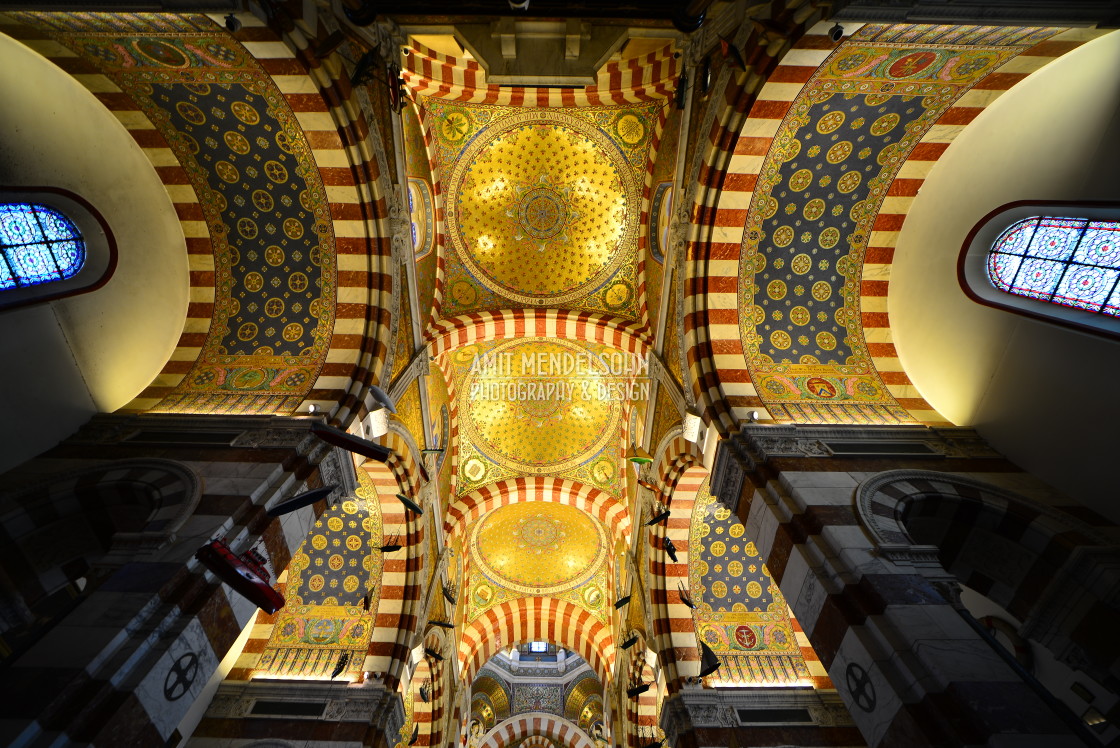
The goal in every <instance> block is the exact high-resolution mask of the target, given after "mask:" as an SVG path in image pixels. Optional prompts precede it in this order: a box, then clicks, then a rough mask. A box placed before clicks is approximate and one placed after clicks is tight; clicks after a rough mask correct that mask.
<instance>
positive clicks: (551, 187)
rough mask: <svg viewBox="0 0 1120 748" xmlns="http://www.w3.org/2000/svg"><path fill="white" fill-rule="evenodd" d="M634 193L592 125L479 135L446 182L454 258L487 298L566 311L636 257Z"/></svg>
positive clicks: (566, 122)
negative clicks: (562, 307) (486, 292)
mask: <svg viewBox="0 0 1120 748" xmlns="http://www.w3.org/2000/svg"><path fill="white" fill-rule="evenodd" d="M639 204H640V201H639V184H638V181H637V180H636V178H635V176H634V174H633V169H631V168H630V167H629V166H628V165H627V163H626V161H625V160H624V158H623V156H622V154H621V153H620V152H619V150H618V147H617V146H616V145H614V144H613V143H612V142H611V141H610V139H609V138H608V137H607V136H606V134H605V133H603V131H602V130H600V129H599V128H597V127H595V126H594V125H593V124H592V123H590V122H588V121H586V120H583V119H580V118H579V117H574V116H572V115H568V114H564V113H561V112H555V111H548V110H543V111H537V112H527V113H524V114H520V115H517V116H513V117H508V118H506V119H503V120H500V121H499V122H498V123H496V124H494V125H492V126H491V127H489V128H488V129H486V130H484V131H483V132H482V133H481V134H480V135H479V137H478V138H477V139H476V140H475V141H474V142H473V143H471V145H469V146H468V147H467V148H466V149H465V150H464V151H463V154H462V156H461V157H460V158H459V160H458V161H457V162H456V165H455V167H454V169H453V170H452V173H451V177H450V179H449V180H448V194H447V205H448V206H449V207H450V208H451V209H450V210H449V211H448V216H447V226H448V235H449V237H450V239H451V244H452V246H453V247H454V248H455V251H456V252H457V254H458V255H459V257H460V258H461V259H462V262H463V264H464V265H465V266H466V268H467V269H468V270H469V271H470V273H471V274H472V275H473V276H474V277H475V278H476V279H477V280H478V281H479V282H480V283H481V284H482V285H483V286H485V287H486V288H487V289H489V290H490V291H492V292H494V293H496V294H499V295H501V296H504V297H506V298H509V299H513V300H515V301H519V302H521V303H529V304H534V305H537V304H540V303H544V302H545V301H546V300H547V302H548V303H549V304H557V303H564V302H566V301H571V300H573V299H576V298H578V297H580V296H584V295H586V294H589V293H591V292H592V291H594V290H595V289H596V288H598V287H599V286H601V285H602V284H603V283H604V282H606V281H607V279H608V278H610V277H611V275H612V274H614V273H615V271H617V270H618V268H619V267H620V265H621V264H622V262H623V261H624V260H625V259H626V257H627V256H629V254H630V253H632V251H633V246H632V245H633V240H634V238H635V237H636V234H637V220H636V213H637V210H638V207H637V206H638V205H639Z"/></svg>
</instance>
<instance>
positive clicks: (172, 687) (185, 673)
mask: <svg viewBox="0 0 1120 748" xmlns="http://www.w3.org/2000/svg"><path fill="white" fill-rule="evenodd" d="M196 677H198V655H196V654H195V653H194V652H187V653H186V654H185V655H182V656H181V657H180V658H179V659H177V660H175V662H173V663H172V664H171V668H170V669H169V670H168V671H167V675H166V676H165V677H164V679H163V698H165V699H167V700H168V701H178V700H179V699H181V698H183V696H184V694H186V693H187V691H189V690H191V686H192V685H193V684H194V679H195V678H196Z"/></svg>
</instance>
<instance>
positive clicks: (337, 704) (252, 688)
mask: <svg viewBox="0 0 1120 748" xmlns="http://www.w3.org/2000/svg"><path fill="white" fill-rule="evenodd" d="M258 701H267V702H273V703H274V704H275V703H276V702H279V703H283V702H291V703H292V704H293V705H295V704H322V705H323V711H322V712H321V714H318V715H311V714H302V715H301V714H298V713H295V712H296V710H292V711H291V712H289V713H284V714H273V713H262V712H257V711H254V706H255V705H256V703H257V702H258ZM206 716H208V717H216V718H222V717H225V718H230V717H232V718H245V717H252V718H254V719H275V720H315V721H318V722H360V723H363V724H370V725H372V726H373V727H374V728H376V729H377V730H379V731H380V732H381V733H382V734H383V735H384V736H385V737H386V741H385V743H384V744H385V745H395V744H396V742H397V740H398V739H399V737H400V730H401V727H402V726H403V725H404V702H403V701H402V700H401V696H400V694H399V693H396V692H395V691H390V690H389V689H387V688H386V687H385V686H384V684H382V683H381V682H380V681H376V680H372V681H366V682H365V683H362V684H361V685H351V686H348V687H346V688H342V689H340V688H339V684H338V683H333V682H329V681H323V682H315V683H307V682H303V683H293V682H286V683H275V682H273V683H265V682H261V681H251V682H249V683H244V684H233V683H229V682H226V683H223V684H222V685H221V686H219V687H218V693H217V694H216V695H215V696H214V699H213V701H211V702H210V706H209V708H207V710H206Z"/></svg>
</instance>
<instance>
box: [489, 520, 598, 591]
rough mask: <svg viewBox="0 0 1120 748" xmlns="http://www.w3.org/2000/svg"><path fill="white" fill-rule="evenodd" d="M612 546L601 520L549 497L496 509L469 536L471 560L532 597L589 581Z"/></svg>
mask: <svg viewBox="0 0 1120 748" xmlns="http://www.w3.org/2000/svg"><path fill="white" fill-rule="evenodd" d="M609 547H610V541H609V539H608V538H607V535H606V532H605V530H604V529H603V526H602V525H601V524H600V523H599V522H596V521H595V520H594V519H592V518H591V517H590V516H589V515H587V514H586V513H584V512H582V511H580V510H579V509H576V508H574V507H570V506H567V505H565V504H556V503H553V502H547V501H523V502H518V503H516V504H510V505H508V506H504V507H500V508H498V509H495V510H494V511H492V512H490V513H489V514H487V515H486V516H485V517H483V518H482V519H480V520H479V521H477V522H476V523H475V525H474V528H473V531H472V532H471V535H470V550H471V557H472V558H471V560H472V561H473V562H474V564H475V566H476V568H477V569H478V570H479V571H480V572H481V573H482V574H484V575H485V576H486V577H488V578H489V579H491V580H493V581H494V582H496V583H498V584H501V585H502V586H504V587H507V588H509V589H511V590H514V591H515V592H521V593H524V594H533V595H542V594H545V595H547V594H551V593H554V592H561V591H563V590H565V589H570V588H572V587H575V586H578V585H580V584H582V583H583V582H586V581H587V580H588V579H590V577H591V575H592V574H594V572H595V571H596V570H597V569H598V568H599V567H600V566H602V564H603V562H604V561H605V559H606V554H607V549H608V548H609ZM474 592H476V593H477V592H478V589H477V588H476V589H475V590H474Z"/></svg>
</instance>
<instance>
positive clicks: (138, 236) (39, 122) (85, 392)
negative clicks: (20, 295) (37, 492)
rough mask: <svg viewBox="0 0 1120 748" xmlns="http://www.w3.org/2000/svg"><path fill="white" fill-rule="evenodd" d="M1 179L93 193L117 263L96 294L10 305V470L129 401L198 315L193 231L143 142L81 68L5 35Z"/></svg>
mask: <svg viewBox="0 0 1120 748" xmlns="http://www.w3.org/2000/svg"><path fill="white" fill-rule="evenodd" d="M0 101H3V105H2V106H0V133H3V136H2V137H0V184H2V185H4V186H9V187H12V186H49V187H56V188H62V189H66V190H69V191H71V192H74V193H77V194H79V195H81V196H82V197H84V198H85V199H86V200H88V201H89V202H90V203H91V204H93V206H94V207H95V208H96V209H97V210H98V211H99V212H100V213H101V214H102V216H104V218H105V219H106V221H107V222H108V224H109V227H110V229H111V231H112V232H113V234H114V236H115V237H116V241H117V247H118V262H117V268H116V271H115V273H114V274H113V276H112V277H111V278H110V280H109V282H108V283H107V284H106V285H105V286H103V287H101V288H100V289H97V290H95V291H91V292H89V293H85V294H82V295H78V296H73V297H69V298H66V299H60V300H58V301H54V302H44V303H40V304H36V305H34V306H31V307H22V308H17V309H14V310H10V311H2V312H0V408H2V409H3V412H4V424H5V425H4V428H3V429H2V430H0V447H2V449H0V472H2V471H3V470H6V469H8V468H10V467H12V466H14V465H17V464H19V463H21V462H23V461H25V460H27V459H29V458H31V457H34V456H35V455H37V454H39V453H41V452H42V451H44V450H46V449H48V448H49V447H51V446H53V445H54V444H56V443H57V442H58V441H59V440H61V439H63V438H65V437H66V436H68V435H69V434H71V433H72V432H74V431H75V430H76V429H77V428H78V427H79V426H81V425H82V424H83V423H84V422H85V421H86V420H88V419H89V417H90V416H91V415H92V414H93V413H95V412H97V411H102V412H109V411H113V410H116V409H117V408H120V407H121V406H123V405H125V404H126V403H128V402H129V401H130V400H131V399H132V398H134V397H135V396H136V395H138V394H139V393H140V391H141V390H142V389H143V388H144V387H146V386H147V385H148V384H150V383H151V382H152V381H153V380H154V379H155V378H156V376H157V375H158V374H159V371H160V369H161V368H162V367H163V364H164V363H165V362H166V361H167V360H168V359H169V358H170V356H171V353H172V351H174V349H175V344H176V342H177V340H178V338H179V334H180V333H181V332H182V330H183V322H184V320H185V318H186V312H187V302H188V292H189V276H188V271H187V253H186V242H185V240H184V238H183V232H182V228H181V224H180V223H179V221H178V218H177V217H176V215H175V209H174V206H173V205H172V203H171V200H170V198H169V197H168V195H167V192H166V190H165V189H164V187H163V185H162V183H161V182H160V179H159V176H158V175H157V174H156V171H155V169H154V168H153V167H152V165H151V162H150V161H149V159H148V158H147V156H145V154H144V152H143V151H142V150H141V148H140V147H139V146H138V145H137V144H136V142H135V141H134V140H133V139H132V137H131V136H130V135H129V134H128V132H127V130H125V128H124V126H123V125H122V124H121V123H120V122H119V121H118V120H117V118H116V117H115V116H114V115H113V114H112V113H111V112H109V111H108V110H107V109H106V108H105V107H104V106H103V105H102V104H101V103H100V102H99V101H98V100H97V98H96V97H95V96H94V95H93V94H92V93H90V92H89V91H87V90H86V89H85V88H84V87H83V86H82V85H80V84H79V83H78V82H77V81H76V80H75V79H74V78H72V77H71V76H70V75H68V74H66V73H65V72H63V71H62V70H60V69H58V68H57V67H55V66H54V65H53V64H51V63H50V62H49V61H48V60H46V59H45V58H44V57H42V56H40V55H39V54H37V53H36V52H34V51H32V50H30V49H28V48H27V47H25V46H23V45H22V44H20V43H19V42H16V41H14V40H12V39H10V38H9V37H7V36H4V35H3V34H0Z"/></svg>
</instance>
